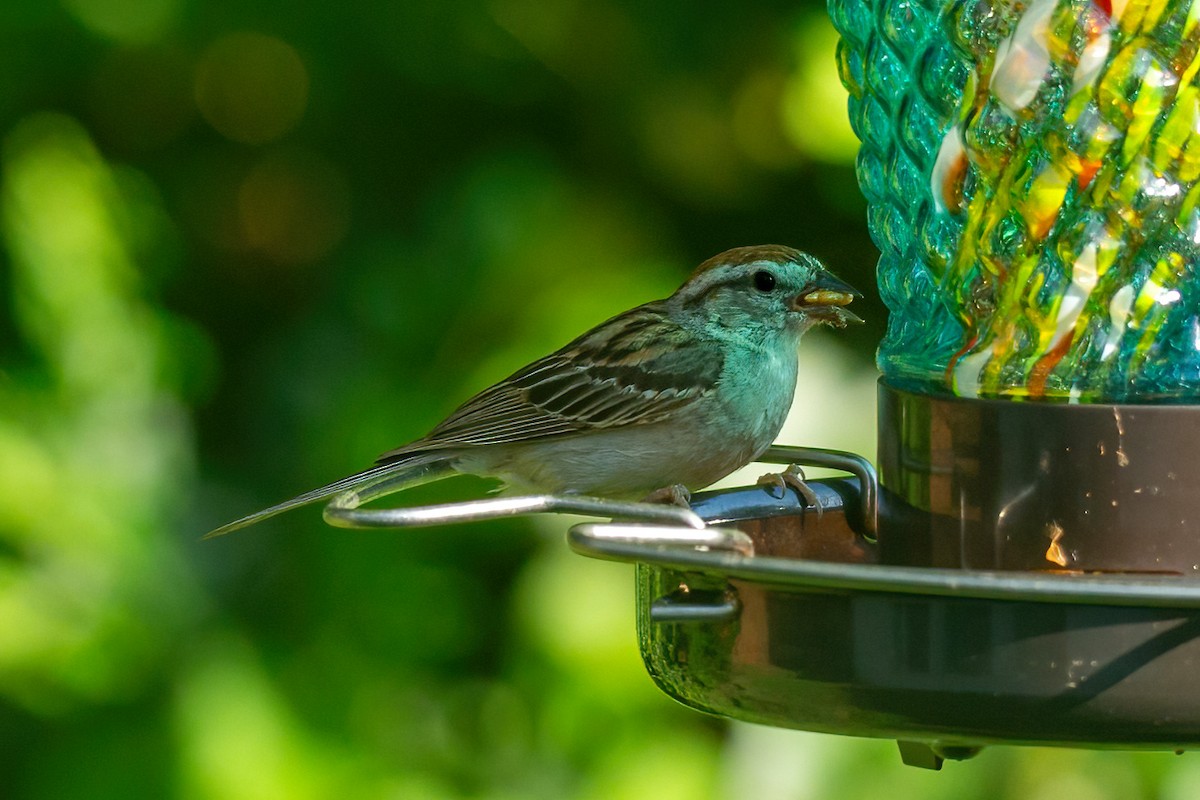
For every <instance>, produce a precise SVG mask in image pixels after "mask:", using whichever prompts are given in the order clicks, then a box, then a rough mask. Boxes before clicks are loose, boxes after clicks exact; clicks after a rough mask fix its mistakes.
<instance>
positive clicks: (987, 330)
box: [829, 0, 1200, 402]
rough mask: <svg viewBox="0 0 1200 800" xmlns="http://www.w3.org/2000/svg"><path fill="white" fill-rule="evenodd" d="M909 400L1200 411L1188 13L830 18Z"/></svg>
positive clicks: (1039, 3) (1081, 2)
mask: <svg viewBox="0 0 1200 800" xmlns="http://www.w3.org/2000/svg"><path fill="white" fill-rule="evenodd" d="M829 8H830V13H831V15H832V18H833V22H834V25H835V26H836V27H837V29H838V31H839V33H840V34H841V36H842V40H841V44H840V45H839V50H838V60H839V70H840V74H841V77H842V81H843V83H844V84H845V85H846V87H847V89H848V90H849V92H850V120H851V123H852V125H853V126H854V130H855V132H856V133H857V135H858V137H859V139H860V140H861V141H862V147H861V150H860V153H859V158H858V179H859V184H860V186H861V187H862V190H863V192H864V194H865V195H866V197H867V200H868V201H869V208H870V211H869V224H870V229H871V234H872V236H873V238H874V240H875V243H876V245H877V246H878V247H879V249H880V251H881V258H880V262H879V288H880V293H881V295H882V297H883V300H884V302H885V303H886V304H887V306H888V309H889V311H890V314H889V321H888V332H887V336H886V337H885V340H884V342H883V344H882V345H881V347H880V351H879V364H880V368H881V370H882V371H883V373H884V375H885V376H886V377H887V378H888V379H889V380H890V381H891V382H893V383H894V384H896V385H898V386H901V387H904V388H908V389H915V390H917V391H925V392H951V393H954V394H957V395H960V396H966V397H1021V398H1034V399H1041V398H1045V399H1061V400H1073V401H1080V402H1089V401H1092V402H1101V401H1113V402H1156V401H1168V402H1171V401H1173V402H1197V401H1200V282H1198V281H1197V279H1196V276H1195V273H1196V271H1197V268H1198V265H1200V183H1198V181H1197V179H1198V178H1200V91H1198V89H1197V86H1196V73H1197V70H1198V69H1200V57H1198V55H1197V50H1198V47H1200V29H1198V27H1197V22H1198V21H1200V0H1151V1H1149V2H1141V1H1139V0H1125V1H1124V2H1123V1H1122V0H1032V1H1031V2H1014V0H946V2H941V3H939V2H937V0H830V6H829Z"/></svg>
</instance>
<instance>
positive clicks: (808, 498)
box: [758, 464, 825, 519]
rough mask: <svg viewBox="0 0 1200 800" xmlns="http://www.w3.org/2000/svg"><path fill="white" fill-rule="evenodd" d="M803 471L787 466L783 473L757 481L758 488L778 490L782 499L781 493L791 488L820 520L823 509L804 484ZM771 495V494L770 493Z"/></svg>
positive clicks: (814, 494)
mask: <svg viewBox="0 0 1200 800" xmlns="http://www.w3.org/2000/svg"><path fill="white" fill-rule="evenodd" d="M804 481H805V477H804V470H802V469H800V467H799V466H798V465H796V464H789V465H788V468H787V469H785V470H783V472H770V473H767V474H766V475H763V476H762V477H761V478H759V479H758V485H759V486H767V487H770V488H772V489H776V488H777V489H779V495H780V496H781V497H782V496H783V492H784V491H785V490H786V489H787V487H789V486H791V487H792V488H793V489H795V490H796V491H797V492H799V493H800V496H801V497H803V498H804V504H805V506H806V507H807V506H812V507H813V508H815V509H816V510H817V518H818V519H820V517H821V515H822V514H823V513H824V512H825V509H823V508H821V504H820V503H819V502H818V501H817V493H816V492H814V491H813V490H812V487H811V486H809V485H808V484H807V483H805V482H804ZM772 494H773V492H772Z"/></svg>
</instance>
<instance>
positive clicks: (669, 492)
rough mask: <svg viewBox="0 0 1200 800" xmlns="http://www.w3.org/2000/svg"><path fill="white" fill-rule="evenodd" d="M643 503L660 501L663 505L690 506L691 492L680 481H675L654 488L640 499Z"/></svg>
mask: <svg viewBox="0 0 1200 800" xmlns="http://www.w3.org/2000/svg"><path fill="white" fill-rule="evenodd" d="M642 502H643V503H662V504H664V505H672V506H679V507H680V508H691V507H692V493H691V492H689V491H688V488H687V487H686V486H684V485H683V484H682V483H676V484H673V485H671V486H664V487H662V488H661V489H655V490H654V491H653V492H651V493H650V494H648V495H646V496H645V498H643V499H642Z"/></svg>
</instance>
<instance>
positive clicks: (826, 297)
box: [800, 289, 854, 306]
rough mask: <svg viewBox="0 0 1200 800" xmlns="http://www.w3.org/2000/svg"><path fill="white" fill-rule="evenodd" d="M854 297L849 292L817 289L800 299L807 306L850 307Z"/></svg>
mask: <svg viewBox="0 0 1200 800" xmlns="http://www.w3.org/2000/svg"><path fill="white" fill-rule="evenodd" d="M853 299H854V295H852V294H849V293H847V292H835V291H833V290H831V289H817V290H816V291H813V292H809V293H808V294H806V295H804V297H802V298H800V302H801V303H802V304H804V305H806V306H848V305H850V302H851V301H852V300H853Z"/></svg>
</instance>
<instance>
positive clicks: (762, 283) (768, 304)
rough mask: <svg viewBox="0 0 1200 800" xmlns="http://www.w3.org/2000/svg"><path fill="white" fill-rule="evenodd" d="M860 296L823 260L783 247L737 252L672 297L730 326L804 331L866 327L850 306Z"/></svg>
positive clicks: (716, 259)
mask: <svg viewBox="0 0 1200 800" xmlns="http://www.w3.org/2000/svg"><path fill="white" fill-rule="evenodd" d="M855 297H861V295H860V294H859V292H858V291H856V290H855V289H854V288H853V287H852V286H850V285H849V284H848V283H846V282H845V281H843V280H841V279H840V278H838V277H837V276H835V275H834V274H833V273H831V272H829V271H828V270H827V269H825V267H824V266H823V265H822V264H821V262H820V261H818V260H817V259H815V258H813V257H812V256H810V255H808V254H807V253H802V252H800V251H799V250H795V249H793V248H791V247H784V246H783V245H758V246H754V247H735V248H734V249H732V250H726V251H725V252H724V253H721V254H719V255H716V256H713V257H712V258H710V259H708V260H707V261H705V262H704V263H703V264H701V265H700V266H699V267H697V268H696V271H695V272H693V273H692V276H691V277H690V278H689V279H688V280H687V282H686V283H685V284H684V285H683V286H681V287H680V288H679V290H678V291H676V292H675V294H674V295H673V296H672V297H671V300H672V301H674V302H676V303H678V304H679V305H680V306H681V307H683V308H686V309H688V310H691V311H694V312H696V313H699V314H700V315H701V316H703V317H704V318H706V319H707V320H709V321H711V322H716V323H717V324H720V325H722V326H725V327H730V328H735V329H744V328H755V327H766V328H769V329H778V330H788V331H794V332H796V333H800V332H803V331H804V330H807V329H808V328H810V327H812V326H813V325H816V324H821V323H823V324H827V325H835V326H837V327H839V328H842V327H845V326H846V325H848V324H850V323H861V322H862V320H861V319H859V318H858V317H857V316H856V315H855V314H853V313H851V312H850V311H849V310H848V309H847V308H846V306H847V305H849V303H850V301H852V300H853V299H854V298H855Z"/></svg>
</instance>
